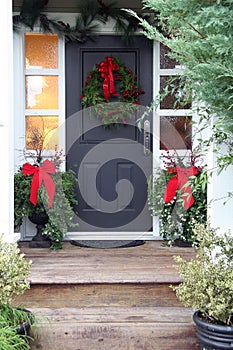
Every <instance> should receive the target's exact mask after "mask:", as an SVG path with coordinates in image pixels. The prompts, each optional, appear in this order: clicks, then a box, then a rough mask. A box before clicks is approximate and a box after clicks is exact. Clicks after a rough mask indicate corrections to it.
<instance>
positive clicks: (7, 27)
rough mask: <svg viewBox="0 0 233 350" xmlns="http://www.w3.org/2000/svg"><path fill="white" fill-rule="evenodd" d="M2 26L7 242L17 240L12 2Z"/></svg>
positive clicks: (0, 129) (2, 183)
mask: <svg viewBox="0 0 233 350" xmlns="http://www.w3.org/2000/svg"><path fill="white" fill-rule="evenodd" d="M0 23H1V33H2V35H1V53H2V54H1V65H0V77H1V86H2V89H1V114H0V149H1V152H0V164H1V172H0V234H3V235H4V239H5V240H6V241H8V242H13V241H16V240H17V239H18V238H19V237H18V236H17V235H15V234H14V220H13V219H14V187H13V184H14V176H13V175H14V165H13V152H14V123H13V103H14V95H13V33H12V2H11V1H3V2H2V4H1V11H0Z"/></svg>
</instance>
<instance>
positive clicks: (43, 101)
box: [26, 75, 58, 109]
mask: <svg viewBox="0 0 233 350" xmlns="http://www.w3.org/2000/svg"><path fill="white" fill-rule="evenodd" d="M26 109H58V77H57V76H45V75H44V76H41V75H28V76H26Z"/></svg>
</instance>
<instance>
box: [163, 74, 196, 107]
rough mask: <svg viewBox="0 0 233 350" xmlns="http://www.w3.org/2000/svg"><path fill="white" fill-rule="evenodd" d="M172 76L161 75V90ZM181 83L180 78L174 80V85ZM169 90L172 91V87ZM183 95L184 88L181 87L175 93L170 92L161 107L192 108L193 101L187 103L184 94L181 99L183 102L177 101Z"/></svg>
mask: <svg viewBox="0 0 233 350" xmlns="http://www.w3.org/2000/svg"><path fill="white" fill-rule="evenodd" d="M171 78H172V77H171V76H161V77H160V90H161V92H162V91H163V90H164V88H165V86H166V85H167V84H168V82H169V79H171ZM178 84H179V78H177V79H176V80H174V81H173V82H172V85H173V86H176V85H178ZM169 91H171V88H169ZM180 96H182V90H181V89H178V88H177V89H175V90H174V93H172V94H171V93H169V94H168V95H167V96H166V97H165V98H164V99H163V100H162V102H161V103H160V108H161V109H189V108H191V103H187V102H186V101H185V96H182V98H181V99H180V101H181V103H179V104H178V103H176V100H177V98H178V97H179V98H180Z"/></svg>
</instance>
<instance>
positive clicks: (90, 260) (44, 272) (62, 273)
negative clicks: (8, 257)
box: [21, 241, 194, 284]
mask: <svg viewBox="0 0 233 350" xmlns="http://www.w3.org/2000/svg"><path fill="white" fill-rule="evenodd" d="M21 251H22V252H24V253H25V254H26V258H27V259H30V260H32V268H31V275H30V282H31V283H32V284H54V283H59V284H66V283H69V284H72V283H73V284H76V283H79V284H80V283H87V284H88V283H178V282H180V281H181V280H180V277H179V275H178V272H177V271H176V270H175V269H174V259H173V256H174V255H181V256H182V257H184V258H185V259H186V258H187V259H188V258H191V257H192V256H194V249H192V248H179V247H172V248H168V247H163V246H162V243H161V242H160V241H148V242H146V243H145V244H144V245H141V246H137V247H131V248H114V249H95V248H80V247H77V246H74V245H71V244H70V243H69V242H66V243H65V244H64V247H63V249H62V250H57V251H52V250H48V249H38V248H37V249H35V248H28V244H27V243H21Z"/></svg>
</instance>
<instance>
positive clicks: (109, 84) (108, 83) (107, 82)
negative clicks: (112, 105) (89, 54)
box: [99, 57, 120, 100]
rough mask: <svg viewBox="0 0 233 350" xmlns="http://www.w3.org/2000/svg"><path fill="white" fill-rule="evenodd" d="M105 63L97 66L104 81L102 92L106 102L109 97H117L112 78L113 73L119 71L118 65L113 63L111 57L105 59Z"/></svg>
mask: <svg viewBox="0 0 233 350" xmlns="http://www.w3.org/2000/svg"><path fill="white" fill-rule="evenodd" d="M105 60H106V61H102V62H101V63H100V64H99V73H100V75H101V77H102V78H103V79H104V82H103V91H104V98H105V99H106V100H108V99H109V98H110V97H111V95H113V96H118V94H117V92H116V90H115V87H114V77H113V71H114V70H116V71H117V70H119V69H120V67H119V66H118V64H116V63H113V62H114V58H113V57H105Z"/></svg>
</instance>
